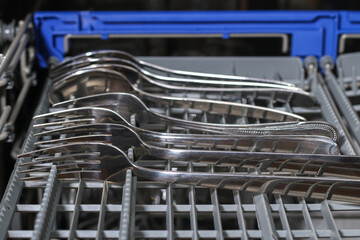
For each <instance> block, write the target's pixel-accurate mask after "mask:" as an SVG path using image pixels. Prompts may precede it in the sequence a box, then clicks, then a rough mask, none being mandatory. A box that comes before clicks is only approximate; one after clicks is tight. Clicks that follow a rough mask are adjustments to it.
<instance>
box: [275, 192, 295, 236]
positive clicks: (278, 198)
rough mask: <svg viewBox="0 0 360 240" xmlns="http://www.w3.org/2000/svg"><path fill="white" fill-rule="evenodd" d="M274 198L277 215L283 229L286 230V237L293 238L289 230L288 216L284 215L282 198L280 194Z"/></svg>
mask: <svg viewBox="0 0 360 240" xmlns="http://www.w3.org/2000/svg"><path fill="white" fill-rule="evenodd" d="M275 198H276V203H277V204H279V215H280V221H281V224H282V226H283V229H284V230H286V239H287V240H292V239H294V238H293V235H292V232H291V228H290V224H289V221H288V218H287V216H286V210H285V208H284V203H283V200H282V198H281V196H279V195H277V196H275Z"/></svg>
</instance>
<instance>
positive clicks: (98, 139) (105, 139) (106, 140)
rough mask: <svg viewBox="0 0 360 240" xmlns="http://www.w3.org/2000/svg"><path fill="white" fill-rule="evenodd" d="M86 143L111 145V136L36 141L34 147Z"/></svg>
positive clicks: (94, 135) (82, 136)
mask: <svg viewBox="0 0 360 240" xmlns="http://www.w3.org/2000/svg"><path fill="white" fill-rule="evenodd" d="M88 141H96V142H102V143H111V134H93V135H81V136H74V137H66V138H58V139H51V140H44V141H37V142H35V143H34V146H36V147H39V146H42V145H52V144H61V143H73V142H88Z"/></svg>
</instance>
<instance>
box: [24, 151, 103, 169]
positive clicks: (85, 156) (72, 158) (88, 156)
mask: <svg viewBox="0 0 360 240" xmlns="http://www.w3.org/2000/svg"><path fill="white" fill-rule="evenodd" d="M98 158H99V154H98V153H80V154H68V155H62V156H57V157H56V156H48V157H39V158H34V161H31V162H26V163H21V164H20V165H19V166H20V167H25V166H34V165H37V164H44V163H60V162H76V161H81V160H82V161H89V162H90V161H97V160H98Z"/></svg>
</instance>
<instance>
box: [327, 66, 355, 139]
mask: <svg viewBox="0 0 360 240" xmlns="http://www.w3.org/2000/svg"><path fill="white" fill-rule="evenodd" d="M325 81H326V83H327V85H328V86H329V89H330V91H331V93H332V94H333V95H334V98H335V100H336V102H337V103H338V105H339V109H340V111H341V113H342V114H343V115H344V117H345V119H346V120H347V121H348V123H349V126H350V128H351V130H352V131H353V133H354V135H355V137H356V140H357V141H358V142H359V143H360V128H359V126H360V118H359V115H358V114H357V113H356V112H355V111H354V108H353V107H352V104H351V103H350V101H349V99H348V98H347V96H346V95H345V93H344V92H343V91H342V90H341V89H340V88H339V85H338V83H337V82H336V80H335V76H334V75H333V74H332V73H331V72H327V73H326V74H325Z"/></svg>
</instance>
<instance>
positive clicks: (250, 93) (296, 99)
mask: <svg viewBox="0 0 360 240" xmlns="http://www.w3.org/2000/svg"><path fill="white" fill-rule="evenodd" d="M82 65H83V64H80V66H81V67H80V66H79V68H76V69H74V70H72V71H69V72H66V73H64V74H63V75H61V76H58V77H57V78H55V79H53V80H52V82H53V84H55V83H56V82H59V81H61V80H62V79H63V78H67V77H69V76H72V75H73V74H76V73H77V72H78V71H83V70H86V69H89V70H91V69H92V70H95V69H107V70H114V71H116V72H119V73H121V74H123V75H124V76H125V77H126V78H127V80H128V81H129V82H130V83H131V84H137V85H138V86H139V88H141V89H142V90H145V89H147V91H153V90H152V89H153V88H154V87H157V88H158V89H159V90H160V89H161V90H162V91H171V92H172V94H176V93H177V94H179V93H183V92H184V91H187V92H189V93H191V94H192V95H194V94H197V95H199V96H202V98H204V97H206V98H208V96H211V95H214V96H219V94H222V95H223V97H222V98H221V99H218V97H217V98H216V99H218V100H228V101H241V100H242V99H246V97H253V98H254V96H255V99H263V100H264V99H267V100H270V101H279V102H282V103H288V102H290V103H291V104H292V105H296V106H313V105H314V104H315V98H314V97H313V96H312V95H311V94H309V93H308V92H306V91H304V90H303V89H301V88H294V87H289V86H283V85H276V84H269V83H253V82H237V81H235V82H229V81H225V82H221V81H211V84H209V83H207V82H208V81H205V80H197V82H196V83H195V84H194V83H189V81H190V80H189V79H179V80H177V81H175V79H172V81H171V82H170V83H171V84H168V83H169V82H164V81H160V80H159V79H156V78H155V77H153V76H151V75H149V74H147V75H144V74H143V73H142V72H140V71H139V70H137V69H135V68H133V67H131V66H127V65H124V64H115V63H108V64H106V63H102V64H90V65H88V66H86V65H85V66H82ZM154 78H155V79H154ZM180 80H181V81H180ZM199 81H203V82H199ZM216 85H217V86H216ZM149 86H150V87H149ZM239 94H240V95H241V98H240V97H239V96H238V95H239Z"/></svg>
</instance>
